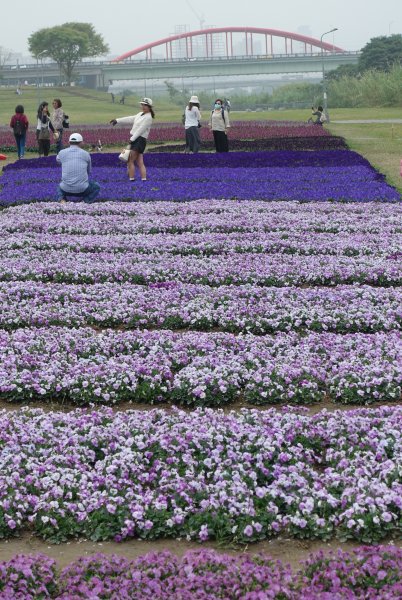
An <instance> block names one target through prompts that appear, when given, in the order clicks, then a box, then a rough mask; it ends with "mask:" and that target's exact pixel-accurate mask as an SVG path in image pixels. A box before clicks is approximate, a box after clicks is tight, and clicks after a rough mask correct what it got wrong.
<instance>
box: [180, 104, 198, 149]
mask: <svg viewBox="0 0 402 600" xmlns="http://www.w3.org/2000/svg"><path fill="white" fill-rule="evenodd" d="M200 121H201V113H200V101H199V100H198V96H191V98H190V100H189V102H188V104H187V106H186V108H185V109H184V129H185V133H186V148H185V150H184V152H185V153H186V154H188V153H191V154H197V152H198V151H199V149H200V145H201V139H200V133H199V127H200V126H201V123H200Z"/></svg>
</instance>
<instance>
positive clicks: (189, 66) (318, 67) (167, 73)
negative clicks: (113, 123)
mask: <svg viewBox="0 0 402 600" xmlns="http://www.w3.org/2000/svg"><path fill="white" fill-rule="evenodd" d="M359 54H360V53H359V52H341V53H332V54H323V55H322V54H320V53H316V54H310V53H309V54H293V55H290V54H279V55H278V54H277V55H275V56H269V55H256V56H233V57H210V58H192V59H191V58H190V59H187V58H178V59H170V60H167V59H152V60H125V61H124V62H118V63H116V62H82V63H80V64H79V65H78V66H77V72H78V73H79V75H80V77H81V79H82V81H83V84H84V85H85V86H86V87H92V88H98V87H106V86H107V85H108V84H109V82H110V81H117V80H123V79H125V80H127V79H133V80H138V79H162V80H164V79H173V78H176V79H177V78H187V77H191V78H196V77H219V76H226V77H227V76H234V75H243V76H246V75H280V74H282V75H284V74H290V73H300V74H301V73H321V72H322V63H323V61H324V64H325V71H331V70H333V69H336V68H337V67H339V66H340V65H355V64H357V62H358V59H359ZM2 75H3V81H4V82H5V83H8V84H11V85H16V84H17V83H18V82H20V83H23V82H24V81H28V83H31V84H35V83H37V84H38V85H41V84H42V82H44V83H58V82H59V81H60V71H59V67H58V65H57V64H56V63H43V65H41V64H39V65H38V66H37V65H36V64H33V65H19V66H18V67H16V66H7V65H6V66H4V67H3V68H2Z"/></svg>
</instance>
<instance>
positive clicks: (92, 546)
mask: <svg viewBox="0 0 402 600" xmlns="http://www.w3.org/2000/svg"><path fill="white" fill-rule="evenodd" d="M384 543H386V544H393V543H394V542H393V541H392V540H387V541H386V542H384ZM360 545H361V544H359V543H357V542H347V543H341V542H339V541H337V540H333V541H331V542H321V541H310V540H306V541H304V540H290V539H284V538H277V539H273V540H267V541H265V542H259V543H255V544H250V545H248V546H237V547H236V548H234V547H232V546H221V545H218V544H216V543H213V542H210V543H204V544H202V545H201V544H198V543H196V542H186V541H183V540H181V541H179V540H169V539H168V540H159V541H156V542H145V541H140V540H129V541H126V542H122V543H120V544H118V543H116V542H101V543H94V542H90V541H87V540H79V541H71V542H66V543H64V544H57V545H54V544H53V545H51V544H48V543H46V542H44V541H42V540H40V539H38V538H35V537H31V536H28V535H26V536H23V537H22V538H18V539H13V540H7V541H4V542H2V543H1V544H0V558H1V560H9V559H10V558H12V557H13V556H15V555H16V554H38V553H42V554H46V555H47V556H50V557H51V558H54V559H55V560H56V561H57V563H58V565H59V567H61V568H63V567H65V566H66V565H68V564H69V563H71V562H73V561H74V560H76V559H77V558H79V557H80V556H88V555H91V554H96V553H98V552H102V553H104V554H118V555H120V556H125V557H126V558H128V559H134V558H137V557H138V556H141V555H143V554H146V553H148V552H161V551H163V550H169V551H170V552H173V553H174V554H177V555H178V556H182V555H183V554H184V553H185V552H187V551H188V550H200V549H202V548H209V549H214V550H216V551H218V552H222V553H227V554H239V552H240V553H241V552H248V553H250V554H258V553H259V552H263V553H264V554H268V555H270V556H272V557H273V558H275V559H279V560H281V561H282V562H283V563H289V564H290V565H291V566H292V567H293V568H297V567H298V566H299V562H300V561H301V560H304V559H306V558H307V557H308V555H309V554H311V553H312V552H319V551H320V550H322V551H323V552H325V553H328V552H329V551H331V550H337V549H338V548H340V549H342V550H345V551H351V550H353V549H354V548H357V547H358V546H360ZM395 545H397V546H399V547H402V542H401V541H399V542H395Z"/></svg>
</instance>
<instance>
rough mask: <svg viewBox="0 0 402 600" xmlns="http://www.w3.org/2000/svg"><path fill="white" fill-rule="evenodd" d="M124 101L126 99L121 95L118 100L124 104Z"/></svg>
mask: <svg viewBox="0 0 402 600" xmlns="http://www.w3.org/2000/svg"><path fill="white" fill-rule="evenodd" d="M125 101H126V99H125V97H124V96H122V97H121V98H120V100H119V104H124V102H125Z"/></svg>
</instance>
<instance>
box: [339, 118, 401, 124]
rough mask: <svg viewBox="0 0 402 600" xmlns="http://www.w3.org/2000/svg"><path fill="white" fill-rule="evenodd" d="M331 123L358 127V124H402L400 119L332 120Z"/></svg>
mask: <svg viewBox="0 0 402 600" xmlns="http://www.w3.org/2000/svg"><path fill="white" fill-rule="evenodd" d="M331 123H332V124H334V123H339V124H341V123H342V124H346V125H349V124H350V125H358V124H363V123H402V119H345V120H344V121H341V120H334V121H333V120H332V119H331Z"/></svg>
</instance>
